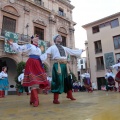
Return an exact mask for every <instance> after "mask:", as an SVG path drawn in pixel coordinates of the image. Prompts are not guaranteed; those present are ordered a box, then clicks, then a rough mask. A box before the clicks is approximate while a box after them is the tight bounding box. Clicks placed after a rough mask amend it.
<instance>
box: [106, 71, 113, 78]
mask: <svg viewBox="0 0 120 120" xmlns="http://www.w3.org/2000/svg"><path fill="white" fill-rule="evenodd" d="M110 76H111V77H113V78H115V75H114V74H113V72H107V73H106V74H105V79H107V78H108V77H110Z"/></svg>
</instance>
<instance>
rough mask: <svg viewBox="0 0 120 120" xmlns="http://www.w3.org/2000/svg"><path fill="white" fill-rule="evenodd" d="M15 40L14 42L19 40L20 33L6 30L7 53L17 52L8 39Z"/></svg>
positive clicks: (5, 46)
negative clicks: (12, 48)
mask: <svg viewBox="0 0 120 120" xmlns="http://www.w3.org/2000/svg"><path fill="white" fill-rule="evenodd" d="M8 40H9V41H13V42H14V43H17V42H18V34H17V33H13V32H8V31H5V45H4V51H5V52H7V53H16V52H15V51H13V50H11V48H10V45H9V44H8V43H7V41H8Z"/></svg>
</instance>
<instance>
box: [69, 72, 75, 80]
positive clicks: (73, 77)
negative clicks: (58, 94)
mask: <svg viewBox="0 0 120 120" xmlns="http://www.w3.org/2000/svg"><path fill="white" fill-rule="evenodd" d="M70 74H72V80H73V82H76V81H77V77H76V76H75V74H74V73H73V72H71V73H70Z"/></svg>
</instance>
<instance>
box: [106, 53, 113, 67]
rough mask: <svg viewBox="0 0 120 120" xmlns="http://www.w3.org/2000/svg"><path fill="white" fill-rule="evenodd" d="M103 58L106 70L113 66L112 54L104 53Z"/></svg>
mask: <svg viewBox="0 0 120 120" xmlns="http://www.w3.org/2000/svg"><path fill="white" fill-rule="evenodd" d="M104 57H105V64H106V68H109V67H110V66H112V65H114V64H115V62H114V55H113V52H110V53H105V54H104Z"/></svg>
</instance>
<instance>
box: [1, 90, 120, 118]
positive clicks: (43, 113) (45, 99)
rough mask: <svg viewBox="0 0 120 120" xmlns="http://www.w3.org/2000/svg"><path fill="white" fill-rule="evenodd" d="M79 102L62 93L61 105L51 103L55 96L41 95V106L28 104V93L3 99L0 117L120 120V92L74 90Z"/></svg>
mask: <svg viewBox="0 0 120 120" xmlns="http://www.w3.org/2000/svg"><path fill="white" fill-rule="evenodd" d="M73 95H74V97H75V98H76V99H77V100H76V101H71V100H69V99H67V98H66V94H62V95H60V99H59V100H60V102H61V104H58V105H55V104H53V103H52V100H53V99H52V98H53V95H52V93H49V94H48V95H44V94H39V99H40V105H39V106H38V107H32V106H30V105H29V96H27V95H25V94H24V95H22V96H17V95H8V96H6V97H5V98H0V120H120V93H118V92H105V91H94V92H93V93H87V92H75V93H73Z"/></svg>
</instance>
